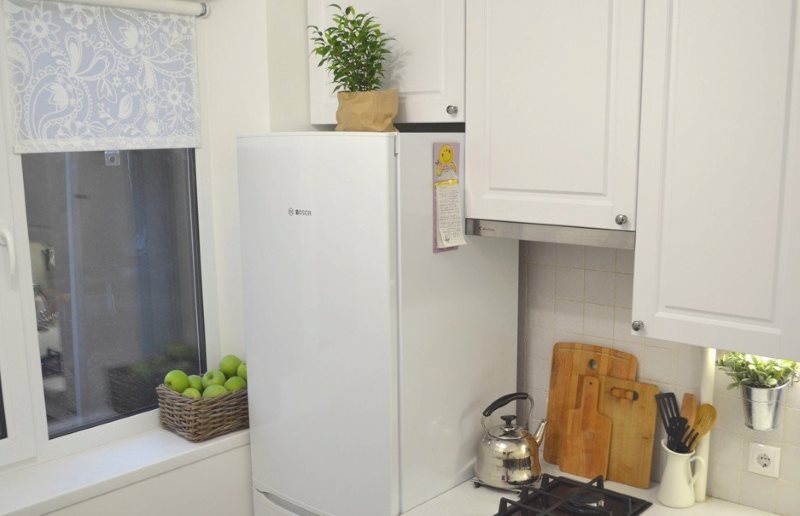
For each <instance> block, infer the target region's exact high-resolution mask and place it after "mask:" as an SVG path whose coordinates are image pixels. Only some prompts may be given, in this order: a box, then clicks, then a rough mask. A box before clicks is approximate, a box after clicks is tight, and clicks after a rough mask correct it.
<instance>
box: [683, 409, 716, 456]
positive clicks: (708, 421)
mask: <svg viewBox="0 0 800 516" xmlns="http://www.w3.org/2000/svg"><path fill="white" fill-rule="evenodd" d="M716 422H717V409H715V408H714V406H713V405H709V404H708V403H703V404H702V405H700V406H699V407H698V408H697V415H696V416H695V418H694V424H693V425H692V433H693V434H695V436H694V437H693V438H692V439H691V442H689V451H694V449H695V448H697V444H698V443H699V442H700V440H701V439H702V438H703V436H704V435H706V434H707V433H708V432H710V431H711V428H712V427H713V426H714V423H716Z"/></svg>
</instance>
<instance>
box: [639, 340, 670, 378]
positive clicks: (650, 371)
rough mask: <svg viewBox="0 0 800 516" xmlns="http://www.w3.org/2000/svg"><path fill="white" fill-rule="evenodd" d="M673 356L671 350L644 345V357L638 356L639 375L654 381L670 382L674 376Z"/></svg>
mask: <svg viewBox="0 0 800 516" xmlns="http://www.w3.org/2000/svg"><path fill="white" fill-rule="evenodd" d="M675 366H676V362H675V357H674V355H673V353H672V351H671V350H669V349H665V348H657V347H653V346H648V345H645V350H644V357H640V358H639V375H640V376H644V377H646V378H650V379H652V380H655V382H656V383H658V384H660V383H671V382H672V379H673V378H674V377H675Z"/></svg>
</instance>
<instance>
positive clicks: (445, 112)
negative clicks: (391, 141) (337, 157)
mask: <svg viewBox="0 0 800 516" xmlns="http://www.w3.org/2000/svg"><path fill="white" fill-rule="evenodd" d="M464 2H465V0H403V1H397V0H352V1H348V2H347V3H342V4H341V5H342V6H343V7H344V6H345V5H352V6H353V7H355V8H356V10H357V11H359V12H370V13H371V14H373V15H374V16H375V17H376V18H377V20H378V21H379V22H380V23H381V25H382V27H383V30H384V31H385V32H387V33H388V34H390V35H391V36H392V37H394V38H395V40H394V41H393V42H392V43H391V48H392V53H391V54H390V56H389V59H388V61H387V63H386V69H387V72H386V80H385V83H384V86H385V87H387V88H393V87H396V88H398V89H399V91H400V109H399V112H398V115H397V119H396V120H395V121H396V122H400V123H403V122H405V123H431V122H463V121H464V110H465V109H464V57H465V56H464V18H465V15H464ZM330 4H331V1H330V0H308V23H309V25H316V26H318V27H320V28H321V29H324V28H325V27H329V26H330V25H331V24H332V22H331V16H332V14H333V13H334V9H333V8H332V7H330ZM311 48H312V47H311V46H309V50H310V49H311ZM318 62H319V60H318V59H317V57H316V56H314V55H312V56H311V57H310V61H309V70H310V90H309V94H310V102H311V123H312V124H335V123H336V108H337V106H338V102H337V100H336V95H335V94H333V93H332V91H333V87H334V86H333V85H332V84H331V82H330V76H329V74H328V72H327V70H326V69H325V68H324V66H323V67H321V68H320V67H318V66H317V63H318Z"/></svg>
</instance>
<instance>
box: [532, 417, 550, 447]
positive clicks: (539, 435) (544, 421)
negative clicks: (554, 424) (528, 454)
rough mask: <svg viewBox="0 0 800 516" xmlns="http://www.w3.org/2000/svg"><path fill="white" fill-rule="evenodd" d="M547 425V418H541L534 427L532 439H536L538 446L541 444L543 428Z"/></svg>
mask: <svg viewBox="0 0 800 516" xmlns="http://www.w3.org/2000/svg"><path fill="white" fill-rule="evenodd" d="M546 426H547V419H542V420H541V421H540V422H539V427H538V428H536V431H535V432H534V433H533V440H534V441H536V444H538V445H539V446H541V445H542V440H543V439H544V428H545V427H546Z"/></svg>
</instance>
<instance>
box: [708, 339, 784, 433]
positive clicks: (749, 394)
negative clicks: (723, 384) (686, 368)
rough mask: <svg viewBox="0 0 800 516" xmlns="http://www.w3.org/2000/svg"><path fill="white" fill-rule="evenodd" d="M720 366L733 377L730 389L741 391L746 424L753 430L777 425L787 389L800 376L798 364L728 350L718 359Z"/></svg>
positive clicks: (771, 427) (767, 428)
mask: <svg viewBox="0 0 800 516" xmlns="http://www.w3.org/2000/svg"><path fill="white" fill-rule="evenodd" d="M717 367H718V368H719V369H720V370H722V371H724V372H725V374H727V375H728V376H730V377H731V378H733V383H731V384H730V385H729V386H728V389H735V388H737V387H739V389H740V390H741V393H742V404H743V406H744V421H745V422H744V424H745V425H746V426H747V427H748V428H752V429H753V430H774V429H775V428H777V426H778V415H779V413H780V412H779V410H780V402H781V398H782V395H783V391H784V388H785V387H787V386H790V385H791V384H792V383H794V382H795V381H797V380H798V379H800V370H799V369H798V365H797V363H796V362H794V361H792V360H775V359H772V358H766V357H759V356H757V355H750V354H745V353H736V352H728V353H725V354H724V355H722V357H721V358H720V359H719V360H717Z"/></svg>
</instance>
